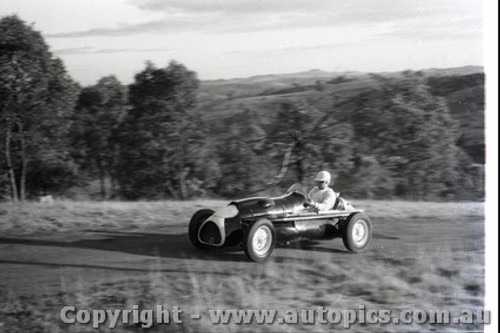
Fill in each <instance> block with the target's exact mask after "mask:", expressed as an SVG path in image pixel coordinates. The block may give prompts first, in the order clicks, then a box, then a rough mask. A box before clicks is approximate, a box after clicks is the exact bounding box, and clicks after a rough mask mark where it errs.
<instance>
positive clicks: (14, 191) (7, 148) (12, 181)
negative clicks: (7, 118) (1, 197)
mask: <svg viewBox="0 0 500 333" xmlns="http://www.w3.org/2000/svg"><path fill="white" fill-rule="evenodd" d="M11 140H12V132H11V128H10V125H9V124H7V133H6V136H5V160H6V161H7V170H8V172H9V179H10V188H11V193H12V200H14V202H17V201H19V195H18V193H17V183H16V174H15V172H14V167H13V166H12V157H11V156H10V143H11Z"/></svg>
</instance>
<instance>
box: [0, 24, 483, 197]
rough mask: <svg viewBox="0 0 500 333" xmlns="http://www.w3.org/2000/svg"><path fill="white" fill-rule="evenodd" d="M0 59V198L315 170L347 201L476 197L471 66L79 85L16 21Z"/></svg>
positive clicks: (1, 43) (478, 147)
mask: <svg viewBox="0 0 500 333" xmlns="http://www.w3.org/2000/svg"><path fill="white" fill-rule="evenodd" d="M0 50H1V51H2V52H1V53H0V69H1V73H2V74H1V75H0V101H1V103H0V125H1V128H2V131H0V156H2V157H5V158H2V159H1V160H0V198H5V199H12V200H13V201H18V200H20V201H24V200H27V199H33V198H36V197H39V196H46V195H53V196H60V197H70V198H79V197H80V198H81V197H83V198H86V199H89V198H100V199H110V198H113V199H119V198H123V199H127V200H138V199H163V198H176V199H186V198H193V197H243V196H248V195H258V194H261V195H264V194H276V193H282V191H283V189H285V188H287V187H288V186H290V184H292V183H296V182H300V183H303V184H310V183H311V181H312V179H313V177H314V175H315V174H316V173H317V172H318V171H319V170H329V171H331V173H332V174H333V176H334V182H333V186H334V188H335V189H336V190H337V191H341V192H342V193H343V194H344V195H346V196H348V197H356V198H377V199H389V198H403V199H410V200H414V199H416V200H436V199H439V200H464V199H467V200H481V199H482V198H483V197H484V171H483V170H484V133H483V131H484V130H483V129H484V74H483V69H482V68H479V67H463V68H454V69H429V70H421V71H409V70H408V71H403V72H397V73H359V72H344V73H329V72H324V71H321V70H313V71H309V72H304V73H297V74H283V75H265V76H257V77H251V78H242V79H232V80H217V81H200V80H199V78H198V76H197V73H196V72H194V71H192V70H191V69H189V68H187V67H186V66H184V65H183V64H182V63H180V62H177V61H171V62H170V63H169V65H168V66H166V67H157V66H156V65H155V64H153V63H151V62H147V63H146V65H145V68H144V69H142V70H141V71H139V72H138V73H137V74H136V75H135V77H134V81H133V83H132V84H130V85H128V86H125V85H123V84H122V83H121V82H120V81H119V80H118V79H117V78H116V77H114V76H113V75H111V76H107V77H103V78H100V79H99V80H98V82H97V83H96V84H95V85H91V86H88V87H83V88H82V87H79V86H78V84H76V83H75V82H74V81H73V80H72V79H71V78H70V77H69V75H68V74H67V73H66V71H65V68H64V64H63V63H62V61H61V60H60V59H57V58H56V57H54V56H53V55H52V53H51V52H50V49H49V47H48V46H47V44H46V43H45V41H44V40H43V37H42V34H40V33H39V32H37V31H34V30H33V29H32V27H31V26H29V25H27V24H25V23H24V22H23V21H22V20H21V19H19V18H18V17H17V16H8V17H5V18H2V19H0ZM95 183H97V185H98V190H97V191H92V192H90V193H89V191H88V189H87V187H88V184H95Z"/></svg>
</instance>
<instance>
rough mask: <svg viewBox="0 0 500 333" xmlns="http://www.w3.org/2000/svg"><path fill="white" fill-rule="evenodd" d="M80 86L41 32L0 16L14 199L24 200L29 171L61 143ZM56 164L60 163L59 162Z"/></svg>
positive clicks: (0, 72) (55, 153)
mask: <svg viewBox="0 0 500 333" xmlns="http://www.w3.org/2000/svg"><path fill="white" fill-rule="evenodd" d="M77 92H78V86H77V85H76V84H75V83H74V82H73V81H72V80H71V78H70V77H69V76H68V75H67V73H66V71H65V69H64V66H63V64H62V62H61V61H60V60H59V59H57V58H54V57H53V56H52V54H51V53H50V51H49V48H48V46H47V45H46V44H45V42H44V40H43V38H42V36H41V35H40V33H39V32H37V31H35V30H33V29H32V27H30V26H28V25H26V23H25V22H23V21H22V20H21V19H19V18H18V17H17V16H7V17H4V18H2V19H1V20H0V122H1V124H2V127H1V128H2V132H1V134H0V135H1V136H2V142H3V147H2V150H3V154H4V156H5V161H6V162H5V164H6V169H7V173H8V175H9V179H10V187H11V194H12V198H13V200H15V201H16V200H18V199H20V200H24V199H25V198H26V195H27V193H26V192H27V187H28V186H27V181H28V178H29V174H30V172H31V171H33V170H34V169H36V167H39V166H40V162H43V161H44V160H45V157H46V155H48V156H50V158H51V159H53V161H52V162H54V160H55V159H57V160H58V161H59V162H60V163H62V164H64V163H66V162H67V156H66V155H65V153H64V149H63V146H65V145H66V142H65V134H66V133H67V130H68V128H69V116H70V114H71V111H72V107H73V104H74V101H75V97H76V94H77ZM59 162H58V163H59Z"/></svg>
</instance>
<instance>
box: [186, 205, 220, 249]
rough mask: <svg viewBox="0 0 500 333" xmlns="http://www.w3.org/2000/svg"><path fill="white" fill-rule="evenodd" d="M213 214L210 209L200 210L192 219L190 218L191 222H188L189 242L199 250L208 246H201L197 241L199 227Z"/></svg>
mask: <svg viewBox="0 0 500 333" xmlns="http://www.w3.org/2000/svg"><path fill="white" fill-rule="evenodd" d="M213 213H214V211H213V210H211V209H200V210H199V211H197V212H196V213H194V215H193V217H191V221H189V240H190V241H191V243H193V245H194V246H195V247H197V248H199V249H207V248H209V247H210V245H207V244H203V243H201V242H200V240H199V239H198V231H199V230H200V227H201V225H202V224H203V222H205V220H206V219H208V218H209V217H210V216H211V215H212V214H213Z"/></svg>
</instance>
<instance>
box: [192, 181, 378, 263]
mask: <svg viewBox="0 0 500 333" xmlns="http://www.w3.org/2000/svg"><path fill="white" fill-rule="evenodd" d="M337 237H342V239H343V242H344V245H345V247H346V248H347V249H348V250H350V251H352V252H361V251H363V250H365V249H366V248H367V247H368V245H369V244H370V241H371V237H372V224H371V222H370V219H369V218H368V216H366V215H365V214H364V213H363V211H362V210H358V209H354V208H353V207H352V205H350V204H349V203H348V202H346V201H345V200H343V199H342V198H340V197H339V196H337V200H336V202H335V204H334V206H333V208H332V210H328V211H314V210H311V199H310V198H309V196H308V194H307V192H306V191H305V190H304V188H303V187H302V186H301V185H300V184H294V185H292V186H291V187H290V188H289V189H288V191H287V192H286V193H285V194H284V195H282V196H280V197H275V198H268V197H254V198H246V199H240V200H237V201H233V202H230V203H229V204H228V205H227V206H225V207H224V208H222V209H220V210H217V211H213V210H211V209H201V210H199V211H197V212H196V213H195V214H194V215H193V216H192V218H191V221H190V222H189V238H190V240H191V242H192V243H193V245H194V246H195V247H197V248H199V249H208V248H211V247H224V246H234V245H238V244H242V246H243V249H244V251H245V253H246V255H247V256H248V258H250V259H251V260H253V261H256V262H263V261H265V260H266V259H267V258H268V257H269V256H270V255H271V253H272V251H273V250H274V248H275V246H276V245H277V244H286V243H289V242H293V241H300V240H319V239H334V238H337Z"/></svg>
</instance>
